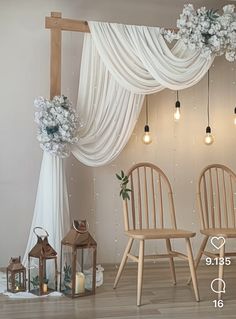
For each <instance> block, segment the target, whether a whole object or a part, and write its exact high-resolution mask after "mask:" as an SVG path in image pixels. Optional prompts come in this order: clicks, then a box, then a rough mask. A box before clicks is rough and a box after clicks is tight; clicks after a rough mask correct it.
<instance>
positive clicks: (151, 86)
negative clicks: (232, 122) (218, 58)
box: [24, 22, 213, 261]
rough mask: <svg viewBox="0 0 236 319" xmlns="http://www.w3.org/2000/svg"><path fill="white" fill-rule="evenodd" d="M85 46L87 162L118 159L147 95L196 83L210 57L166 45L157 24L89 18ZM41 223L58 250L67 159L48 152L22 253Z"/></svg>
mask: <svg viewBox="0 0 236 319" xmlns="http://www.w3.org/2000/svg"><path fill="white" fill-rule="evenodd" d="M89 27H90V30H91V34H86V35H85V39H84V46H83V55H82V62H81V73H80V83H79V93H78V103H77V111H78V113H79V117H80V119H81V122H82V124H83V127H82V128H81V130H80V139H79V142H78V143H77V145H75V146H74V147H73V154H74V156H75V157H76V158H77V159H78V160H79V161H81V162H82V163H84V164H86V165H89V166H101V165H106V164H107V163H109V162H111V161H112V160H114V159H115V158H116V157H117V156H118V155H119V153H120V152H121V151H122V149H123V148H124V146H125V145H126V143H127V142H128V140H129V137H130V135H131V133H132V131H133V129H134V126H135V123H136V121H137V119H138V116H139V113H140V110H141V107H142V103H143V98H144V95H145V94H151V93H155V92H158V91H160V90H162V89H164V88H169V89H173V90H177V89H178V90H179V89H184V88H187V87H190V86H192V85H194V84H196V83H197V82H198V81H200V80H201V78H202V77H203V76H204V74H205V73H206V72H207V70H208V69H209V67H210V65H211V63H212V60H213V59H212V60H205V59H203V58H202V57H200V53H199V51H189V50H187V49H186V48H185V46H184V44H183V43H182V42H181V41H178V42H177V44H176V45H175V46H174V48H173V49H171V50H170V49H169V48H168V46H167V45H166V43H165V41H164V39H163V37H162V35H161V34H160V29H159V28H153V27H144V26H128V25H121V24H110V23H102V22H89ZM35 226H42V227H44V228H46V229H47V231H48V232H49V234H50V237H49V240H50V243H51V244H52V246H53V247H54V248H55V249H56V250H57V251H58V252H59V247H60V240H61V238H62V236H63V233H64V231H65V230H67V229H68V227H69V208H68V198H67V189H66V182H65V173H64V166H63V160H61V159H59V158H56V157H54V156H51V155H48V154H46V153H44V156H43V162H42V167H41V172H40V179H39V186H38V192H37V199H36V204H35V210H34V217H33V221H32V226H31V230H30V236H29V240H28V245H27V249H26V253H25V257H24V261H26V257H27V254H28V252H29V250H30V249H31V247H32V246H33V245H34V243H35V238H34V235H33V233H32V230H33V228H34V227H35Z"/></svg>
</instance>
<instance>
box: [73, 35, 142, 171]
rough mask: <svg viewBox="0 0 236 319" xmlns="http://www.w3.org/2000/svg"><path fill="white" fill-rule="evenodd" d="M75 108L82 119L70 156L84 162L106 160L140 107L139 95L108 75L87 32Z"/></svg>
mask: <svg viewBox="0 0 236 319" xmlns="http://www.w3.org/2000/svg"><path fill="white" fill-rule="evenodd" d="M80 72H81V73H80V74H81V75H80V83H79V97H78V105H77V108H78V109H77V110H78V114H79V118H80V119H81V121H82V125H83V127H82V129H81V130H80V132H79V142H78V144H77V145H75V146H74V147H73V150H72V152H73V154H74V156H75V157H76V158H77V159H78V160H79V161H80V162H82V163H84V164H86V165H88V166H101V165H105V164H108V163H110V162H111V161H112V160H113V159H114V158H115V157H116V156H118V155H119V153H120V152H121V150H122V149H123V147H124V146H125V145H126V144H127V142H128V140H129V138H130V135H131V134H132V131H133V129H134V126H135V124H136V121H137V119H138V117H139V113H140V110H141V106H142V102H143V96H142V95H138V94H134V93H132V92H130V91H128V90H126V89H124V88H123V87H122V86H120V85H119V84H118V83H117V82H116V80H115V79H114V78H113V77H112V76H111V74H110V72H109V71H108V70H107V68H106V66H105V65H104V63H103V62H102V60H101V58H100V56H99V54H98V51H97V49H96V47H95V44H94V42H93V40H92V38H91V35H85V39H84V47H83V55H82V61H81V70H80Z"/></svg>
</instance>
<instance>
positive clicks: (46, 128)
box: [34, 95, 79, 157]
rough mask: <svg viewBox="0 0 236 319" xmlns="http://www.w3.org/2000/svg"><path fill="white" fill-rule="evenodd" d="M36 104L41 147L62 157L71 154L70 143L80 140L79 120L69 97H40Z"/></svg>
mask: <svg viewBox="0 0 236 319" xmlns="http://www.w3.org/2000/svg"><path fill="white" fill-rule="evenodd" d="M34 105H35V107H37V111H36V113H35V122H36V123H37V124H38V134H37V139H38V141H39V142H40V147H41V148H42V149H43V150H45V151H47V152H49V153H51V154H54V155H57V156H60V157H67V156H69V155H70V145H71V144H73V143H76V142H77V141H78V137H77V134H78V128H79V121H78V115H77V114H76V113H75V111H74V109H73V108H72V106H71V103H70V102H69V100H68V99H67V97H65V96H63V95H62V96H55V97H54V98H53V99H52V100H51V101H50V100H47V99H44V98H43V97H39V98H37V99H35V101H34Z"/></svg>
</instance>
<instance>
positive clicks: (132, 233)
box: [125, 228, 196, 239]
mask: <svg viewBox="0 0 236 319" xmlns="http://www.w3.org/2000/svg"><path fill="white" fill-rule="evenodd" d="M125 235H126V236H129V237H132V238H135V239H165V238H190V237H194V236H195V235H196V233H193V232H190V231H186V230H182V229H171V228H164V229H162V228H155V229H135V230H128V231H126V232H125Z"/></svg>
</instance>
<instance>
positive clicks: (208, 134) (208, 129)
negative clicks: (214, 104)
mask: <svg viewBox="0 0 236 319" xmlns="http://www.w3.org/2000/svg"><path fill="white" fill-rule="evenodd" d="M207 88H208V90H207V96H208V98H207V127H206V135H205V137H204V143H205V144H206V145H211V144H212V143H213V142H214V137H213V136H212V134H211V127H210V124H209V123H210V93H209V91H210V90H209V89H210V72H209V70H208V72H207Z"/></svg>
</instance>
